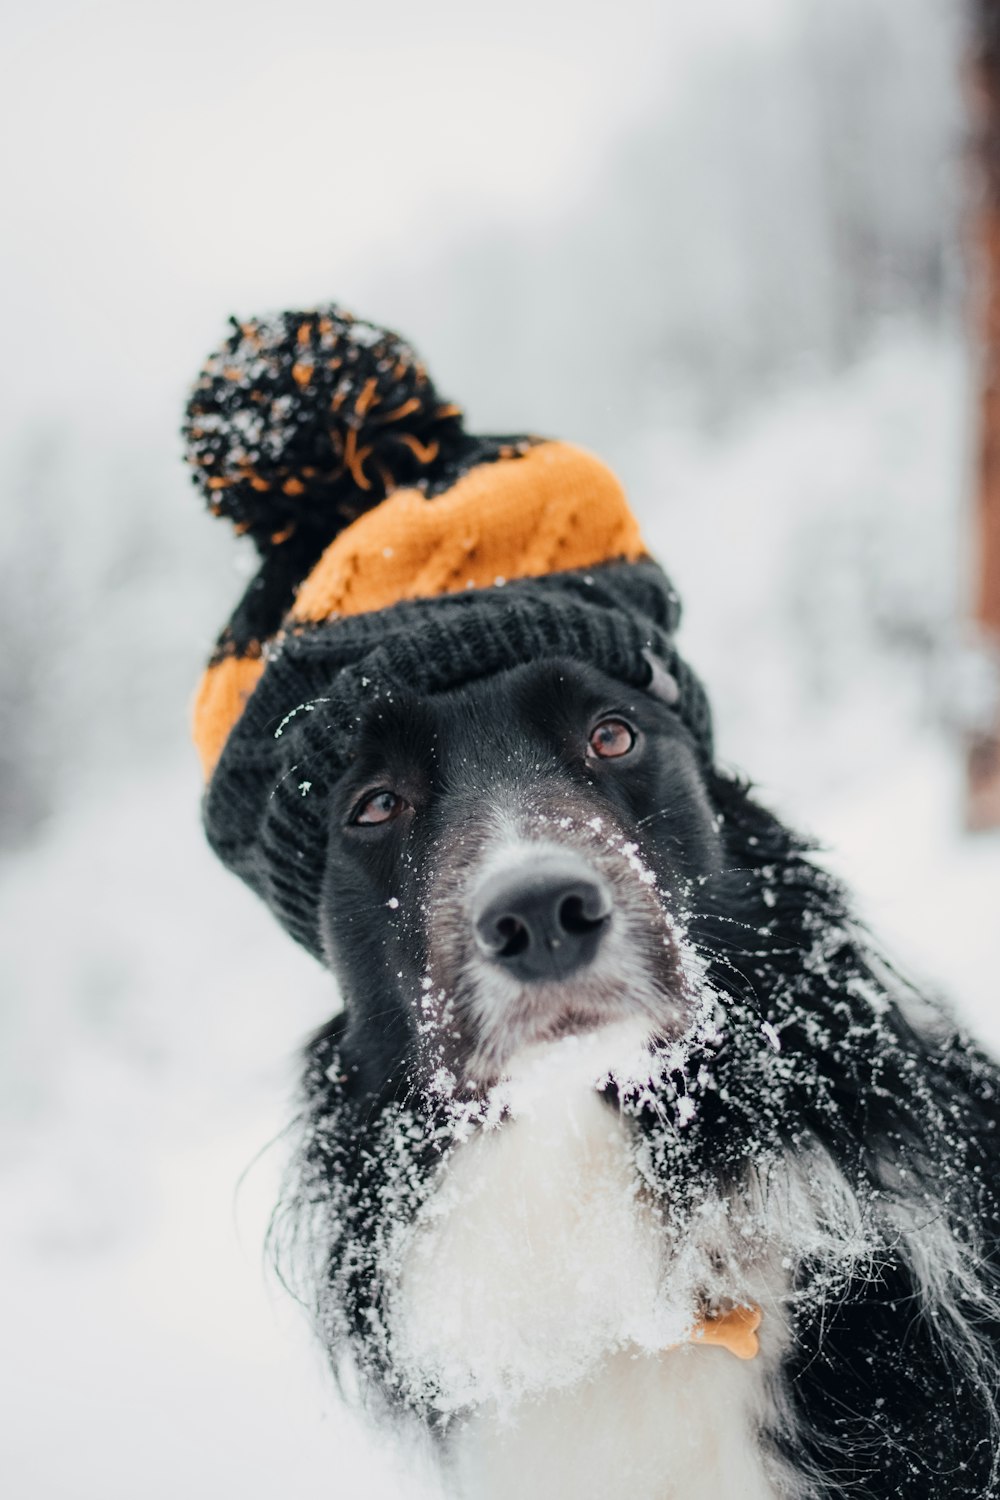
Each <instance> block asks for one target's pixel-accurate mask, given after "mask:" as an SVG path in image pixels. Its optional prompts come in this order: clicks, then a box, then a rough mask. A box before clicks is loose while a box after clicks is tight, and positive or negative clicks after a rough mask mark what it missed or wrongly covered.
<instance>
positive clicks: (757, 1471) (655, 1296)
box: [392, 1067, 779, 1500]
mask: <svg viewBox="0 0 1000 1500" xmlns="http://www.w3.org/2000/svg"><path fill="white" fill-rule="evenodd" d="M535 1083H537V1084H540V1086H538V1087H534V1088H529V1089H528V1090H527V1092H526V1093H522V1095H521V1097H520V1099H519V1100H517V1101H515V1102H516V1106H517V1108H516V1114H515V1118H513V1119H511V1120H508V1121H507V1122H506V1123H504V1124H503V1125H502V1126H500V1127H499V1128H497V1129H495V1130H491V1131H486V1132H483V1133H481V1134H478V1135H476V1136H475V1137H474V1138H473V1139H471V1140H470V1141H469V1142H468V1143H467V1144H466V1145H464V1146H462V1147H460V1148H459V1149H458V1150H457V1151H456V1153H455V1154H454V1156H453V1157H452V1158H451V1162H450V1165H449V1168H448V1170H447V1172H446V1173H445V1175H444V1177H443V1179H442V1181H441V1183H440V1185H439V1187H438V1189H437V1191H436V1193H435V1195H434V1197H433V1198H432V1200H431V1202H430V1203H429V1204H428V1205H427V1206H426V1208H425V1210H424V1212H423V1214H422V1215H421V1219H420V1224H419V1226H418V1228H417V1230H416V1232H415V1234H414V1235H413V1236H412V1238H411V1240H410V1242H409V1244H408V1245H407V1247H406V1249H405V1254H404V1261H403V1268H402V1272H401V1275H400V1278H399V1281H398V1284H397V1285H398V1292H397V1295H396V1298H395V1304H394V1307H393V1313H392V1329H393V1345H394V1355H395V1361H396V1364H397V1367H399V1368H402V1369H403V1370H405V1371H406V1373H407V1375H408V1377H409V1379H410V1380H411V1381H412V1382H413V1383H414V1384H415V1385H416V1386H417V1387H418V1388H420V1387H421V1386H423V1388H425V1389H430V1388H433V1389H434V1390H435V1392H436V1393H437V1403H436V1404H437V1405H438V1406H439V1407H443V1408H444V1409H445V1410H453V1411H455V1412H456V1413H461V1414H462V1415H461V1416H459V1417H458V1431H457V1435H456V1439H455V1443H454V1449H453V1453H454V1465H455V1473H456V1476H457V1479H458V1482H459V1485H460V1488H461V1490H462V1493H463V1494H467V1495H470V1496H472V1495H475V1496H476V1497H477V1500H500V1497H510V1496H513V1495H515V1494H516V1495H518V1496H519V1497H524V1500H532V1497H534V1496H536V1495H537V1496H539V1497H541V1496H542V1495H545V1496H546V1497H551V1496H553V1495H572V1496H574V1500H587V1497H590V1496H593V1497H594V1500H597V1497H600V1500H608V1497H609V1496H614V1495H626V1494H627V1495H628V1496H629V1497H630V1500H673V1497H677V1500H681V1497H683V1500H703V1497H705V1500H707V1497H708V1496H711V1497H713V1500H723V1497H732V1500H737V1497H738V1500H774V1497H775V1496H776V1495H777V1494H778V1493H779V1492H778V1491H777V1490H776V1489H775V1488H774V1487H773V1485H772V1483H771V1481H770V1480H769V1479H768V1478H767V1475H766V1472H765V1465H764V1462H763V1460H762V1457H761V1451H760V1445H759V1443H758V1441H757V1432H758V1429H759V1425H760V1422H761V1420H762V1418H763V1417H764V1416H765V1414H766V1412H767V1408H768V1399H769V1398H768V1394H767V1389H766V1383H767V1374H768V1370H769V1368H770V1365H771V1361H770V1360H769V1359H767V1357H766V1356H762V1357H759V1358H758V1359H756V1360H753V1361H750V1362H743V1361H740V1360H737V1359H736V1358H735V1357H734V1356H733V1355H731V1354H730V1353H729V1352H728V1351H727V1350H724V1349H718V1348H705V1347H691V1346H690V1345H685V1344H684V1343H683V1342H682V1341H683V1340H684V1339H685V1337H686V1336H687V1334H688V1332H689V1331H690V1328H691V1326H692V1323H693V1322H694V1320H695V1318H696V1317H697V1308H696V1307H695V1305H694V1301H693V1298H692V1295H691V1291H690V1288H689V1287H687V1286H678V1285H676V1284H675V1279H674V1278H672V1277H671V1275H670V1274H669V1270H668V1266H667V1264H666V1262H665V1258H664V1251H663V1232H662V1228H661V1227H659V1226H658V1225H657V1222H656V1218H655V1214H654V1211H653V1210H652V1209H651V1208H650V1206H649V1204H648V1203H647V1202H646V1200H645V1198H644V1196H643V1194H642V1192H641V1189H640V1180H639V1177H638V1174H637V1172H636V1170H635V1166H634V1163H633V1160H632V1156H631V1153H630V1147H629V1140H628V1137H627V1134H626V1131H625V1129H624V1127H623V1125H622V1123H621V1121H620V1119H619V1118H618V1116H617V1114H616V1113H615V1112H614V1111H613V1110H611V1109H609V1108H608V1106H607V1104H606V1103H605V1102H604V1101H603V1100H602V1099H601V1097H600V1096H599V1094H598V1093H597V1092H596V1091H595V1089H594V1088H593V1086H592V1083H590V1082H588V1081H587V1079H586V1077H585V1076H583V1075H582V1074H581V1075H579V1076H574V1073H573V1070H572V1067H571V1068H570V1070H569V1072H568V1074H567V1072H566V1071H565V1070H562V1071H561V1072H560V1073H559V1075H558V1076H557V1077H555V1078H553V1076H551V1075H548V1076H544V1075H543V1076H542V1078H541V1079H538V1078H536V1079H535ZM554 1083H555V1084H556V1086H553V1084H554ZM675 1346H676V1347H675Z"/></svg>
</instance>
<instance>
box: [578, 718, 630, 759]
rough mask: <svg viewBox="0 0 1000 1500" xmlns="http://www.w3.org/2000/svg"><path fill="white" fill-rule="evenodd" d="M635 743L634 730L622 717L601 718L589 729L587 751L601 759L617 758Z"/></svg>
mask: <svg viewBox="0 0 1000 1500" xmlns="http://www.w3.org/2000/svg"><path fill="white" fill-rule="evenodd" d="M634 744H635V730H634V729H630V728H629V726H628V725H627V724H626V723H625V721H624V720H623V719H602V720H601V722H600V723H599V724H598V725H597V726H596V727H595V728H594V729H593V730H592V731H591V735H590V745H589V747H588V748H589V753H590V754H591V755H596V756H598V757H599V758H600V759H601V760H617V759H618V757H619V756H622V755H627V754H628V753H629V751H630V750H631V749H632V747H633V746H634Z"/></svg>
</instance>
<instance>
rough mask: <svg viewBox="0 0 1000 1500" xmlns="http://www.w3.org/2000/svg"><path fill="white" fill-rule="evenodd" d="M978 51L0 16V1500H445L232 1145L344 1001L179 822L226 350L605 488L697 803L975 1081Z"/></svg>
mask: <svg viewBox="0 0 1000 1500" xmlns="http://www.w3.org/2000/svg"><path fill="white" fill-rule="evenodd" d="M961 23H962V9H961V3H960V0H837V4H835V5H831V4H829V3H826V0H700V3H699V4H698V5H689V4H686V3H683V0H619V3H618V4H617V5H615V6H608V5H605V4H599V3H597V0H574V3H566V4H561V3H558V0H505V4H504V5H503V6H502V7H496V8H494V7H492V6H490V7H485V6H484V7H474V6H470V5H468V4H466V3H461V0H425V3H424V4H422V5H419V6H413V5H409V4H404V3H403V0H382V3H380V4H379V5H378V6H372V5H364V4H362V3H360V0H353V3H350V4H347V3H344V0H285V3H284V4H283V5H281V6H279V7H275V6H273V5H271V4H268V5H264V4H261V3H258V0H239V3H237V0H197V3H196V0H171V3H169V4H165V5H161V6H155V7H154V6H143V5H134V4H131V3H129V0H89V3H87V0H36V3H35V4H34V5H33V6H31V7H21V8H20V9H19V10H18V11H14V10H13V8H12V7H8V8H7V14H6V17H5V31H6V38H5V47H4V68H5V73H6V78H5V81H4V86H3V88H2V90H0V122H2V124H0V161H2V168H0V170H2V174H3V178H2V180H3V187H2V194H3V203H4V208H5V215H4V217H5V221H6V230H5V235H4V254H5V257H6V265H5V267H4V275H3V277H2V280H0V327H2V330H3V351H4V352H3V359H2V361H0V386H2V391H0V410H2V411H3V414H4V422H3V432H2V438H0V475H2V481H3V482H2V485H0V630H2V647H3V649H2V651H0V715H2V720H0V728H2V733H0V929H2V949H0V987H2V997H3V1010H2V1031H0V1070H2V1096H0V1108H2V1110H3V1114H4V1124H5V1127H6V1128H5V1131H4V1135H3V1145H2V1147H0V1225H2V1230H3V1249H2V1255H3V1264H2V1272H0V1289H2V1290H0V1299H2V1301H3V1303H4V1304H5V1305H4V1307H3V1310H2V1316H0V1327H2V1328H3V1343H4V1349H5V1354H6V1359H5V1361H4V1366H5V1368H4V1373H3V1376H2V1380H3V1388H2V1390H0V1409H2V1411H3V1422H2V1424H0V1426H2V1433H0V1484H2V1486H3V1492H4V1494H5V1495H7V1496H10V1497H11V1500H29V1497H30V1500H136V1497H141V1500H167V1497H170V1500H174V1497H176V1496H177V1495H178V1494H184V1495H186V1496H189V1497H191V1500H209V1497H211V1500H217V1497H219V1496H228V1495H234V1496H235V1495H239V1496H240V1497H241V1500H264V1497H271V1496H273V1495H274V1494H277V1493H289V1492H294V1491H295V1490H296V1489H297V1488H299V1487H300V1486H301V1487H302V1488H303V1489H307V1490H308V1493H310V1494H311V1495H314V1496H318V1497H321V1496H329V1497H331V1500H333V1497H338V1496H342V1495H343V1496H347V1495H350V1494H353V1493H355V1492H356V1482H355V1481H356V1476H357V1475H359V1474H361V1473H364V1474H365V1476H366V1488H365V1493H366V1494H367V1495H370V1496H373V1497H382V1496H384V1497H390V1496H391V1497H413V1496H416V1495H418V1494H422V1493H424V1492H425V1491H424V1489H423V1488H422V1487H421V1485H422V1481H421V1480H420V1478H419V1472H418V1468H417V1467H414V1465H413V1464H411V1463H408V1464H407V1468H406V1473H405V1477H404V1474H403V1472H402V1470H401V1469H400V1468H399V1463H398V1461H397V1460H395V1459H394V1458H393V1457H392V1456H391V1455H387V1454H386V1452H385V1451H384V1447H383V1446H382V1445H381V1444H378V1443H374V1442H371V1441H370V1440H369V1439H368V1438H367V1437H366V1436H365V1434H364V1433H363V1431H362V1430H361V1429H360V1428H359V1427H358V1426H357V1425H356V1424H355V1422H354V1421H353V1419H351V1418H349V1417H348V1416H346V1415H345V1414H344V1413H343V1412H342V1411H341V1410H340V1408H339V1407H338V1405H337V1402H336V1400H335V1398H334V1396H333V1395H332V1393H331V1390H330V1388H329V1385H328V1383H327V1381H326V1378H325V1376H324V1374H323V1372H322V1368H321V1362H320V1360H319V1357H318V1355H317V1354H316V1353H314V1351H313V1350H312V1347H311V1345H310V1343H309V1341H308V1337H307V1334H306V1332H305V1330H304V1329H303V1327H302V1326H301V1323H300V1320H299V1318H298V1315H297V1313H296V1310H295V1309H294V1308H293V1307H291V1306H289V1305H288V1303H287V1300H286V1298H285V1297H284V1294H283V1293H282V1292H281V1291H280V1289H277V1288H275V1287H274V1286H273V1285H271V1284H270V1283H269V1282H268V1279H267V1277H266V1275H265V1272H264V1269H263V1265H262V1254H261V1241H262V1237H263V1230H264V1225H265V1223H266V1218H267V1213H268V1210H269V1207H270V1204H271V1202H272V1199H273V1196H274V1185H275V1179H276V1174H277V1168H278V1164H279V1162H280V1156H281V1147H280V1142H279V1143H278V1145H277V1146H276V1147H274V1148H272V1149H265V1148H267V1147H268V1143H269V1142H273V1141H274V1140H275V1138H276V1137H278V1136H279V1135H280V1132H281V1129H282V1126H283V1123H284V1122H285V1120H286V1118H287V1115H288V1109H289V1098H290V1094H291V1088H292V1082H293V1079H294V1071H295V1069H294V1056H295V1051H296V1048H297V1047H298V1045H299V1043H300V1041H301V1039H302V1038H303V1037H304V1036H305V1034H306V1033H307V1031H308V1030H309V1029H310V1028H311V1027H313V1026H314V1025H316V1024H318V1023H319V1022H320V1021H322V1020H323V1019H324V1018H325V1017H326V1016H327V1014H328V1013H329V1012H330V1010H331V1009H332V1008H333V1006H334V1004H335V999H334V996H333V995H332V994H331V991H330V988H329V985H328V982H327V981H326V980H325V978H324V976H323V975H322V974H321V973H319V972H318V971H315V969H314V967H313V966H312V965H311V963H310V961H309V960H307V959H306V958H305V957H304V956H303V955H301V954H299V953H297V952H295V951H293V949H292V947H291V945H290V944H289V942H288V940H287V938H286V937H285V936H284V935H283V934H282V933H281V932H280V931H279V930H278V929H277V927H276V926H275V927H274V928H273V930H272V927H271V925H269V919H267V918H266V914H265V913H264V911H263V909H260V910H258V908H257V905H256V904H255V903H254V901H253V899H252V898H251V897H250V896H249V895H248V894H246V893H245V892H244V891H243V890H242V889H241V888H239V887H238V886H237V885H236V884H235V882H233V881H232V880H231V878H230V877H228V876H227V875H226V874H225V873H224V872H223V871H222V870H221V868H217V867H216V865H215V864H214V863H213V861H212V859H211V857H210V855H209V853H208V851H207V849H206V848H204V847H203V845H202V841H201V836H200V831H199V826H198V797H199V777H198V771H197V767H196V763H195V758H194V755H193V752H192V751H191V750H190V748H189V746H188V741H187V707H188V699H189V695H190V692H191V689H192V686H193V684H194V682H195V680H196V678H197V676H198V673H199V671H200V668H201V666H202V663H203V660H204V657H205V655H206V653H207V651H208V649H209V647H210V644H211V641H212V639H213V637H214V634H215V632H216V630H217V629H218V627H219V626H220V625H221V623H222V622H223V621H224V619H225V618H226V616H227V614H228V613H229V610H230V609H231V607H232V605H233V603H234V602H235V599H236V596H237V593H238V591H239V589H240V586H241V578H242V576H243V574H244V573H245V570H246V566H247V561H246V559H245V558H239V557H237V556H236V549H235V547H234V544H233V541H232V538H231V536H230V535H229V534H228V532H227V531H226V529H225V528H224V527H222V526H220V525H218V524H216V523H212V522H211V521H210V520H208V519H207V518H206V517H205V515H204V514H203V512H202V510H201V507H200V505H199V503H198V501H197V500H196V498H195V495H194V492H193V490H191V488H190V486H189V484H188V481H187V478H186V475H185V473H184V471H183V468H182V465H181V463H180V459H179V442H178V439H177V436H176V431H177V427H178V422H179V414H180V409H181V405H182V401H183V398H184V392H185V387H186V385H187V383H188V381H189V380H190V379H191V377H192V376H193V375H194V373H195V371H196V370H197V368H198V365H199V363H200V361H201V360H202V358H203V356H204V355H205V354H206V353H207V351H208V349H209V348H210V347H212V346H213V345H214V343H215V341H216V340H217V339H218V337H219V335H220V333H221V331H222V328H223V324H224V320H225V318H226V316H227V315H228V314H229V313H230V312H231V311H232V312H238V313H241V314H247V313H253V312H259V311H263V310H266V309H268V308H278V307H284V306H293V305H296V304H300V305H309V304H312V303H314V302H316V301H320V300H324V299H327V298H330V297H336V298H338V299H340V300H341V301H343V302H344V303H345V304H346V305H347V306H349V307H353V308H355V309H356V310H357V311H359V312H362V313H364V314H366V315H368V316H370V317H373V318H375V319H376V320H379V321H385V322H387V323H389V324H391V325H394V326H396V327H398V328H399V329H401V330H402V331H404V332H405V333H406V334H407V335H408V336H410V337H412V339H413V340H414V342H415V343H416V344H417V345H418V347H419V348H420V350H421V351H422V352H423V354H424V355H425V357H426V359H427V362H428V364H429V365H430V367H431V369H432V370H433V371H434V373H435V376H436V378H437V381H438V383H439V386H440V387H441V389H442V390H443V391H444V392H446V393H448V394H450V395H454V396H455V397H456V398H457V399H458V400H460V401H463V402H464V403H465V404H466V405H467V407H468V409H469V412H470V416H471V418H472V419H473V421H474V422H475V424H478V425H479V426H481V427H482V428H485V429H491V428H492V429H495V430H496V429H498V430H517V429H519V428H530V429H534V430H540V431H549V432H553V433H557V434H559V435H562V436H566V437H569V438H573V439H576V440H579V441H582V442H585V443H587V444H589V445H590V446H592V447H594V448H597V449H598V450H599V451H601V452H602V453H603V454H604V455H605V456H606V457H607V458H608V459H609V460H610V461H611V462H612V463H613V464H614V465H615V466H616V467H617V468H618V469H619V471H620V472H621V473H622V475H623V477H624V478H625V480H626V482H627V484H628V486H629V489H630V492H631V494H632V496H633V499H634V502H635V505H636V507H637V509H638V511H639V513H640V515H641V518H642V520H643V523H644V527H645V530H646V533H647V536H648V538H649V540H650V541H651V542H652V543H653V544H654V545H655V548H656V550H658V552H659V554H660V556H661V558H662V560H663V561H664V562H665V564H666V565H667V567H668V569H669V570H670V571H671V572H672V574H673V575H674V577H675V580H676V582H677V584H678V585H679V587H680V590H681V592H682V595H683V596H684V598H685V599H686V601H687V604H688V613H687V624H686V632H685V639H686V643H687V649H688V653H689V655H690V657H691V658H692V660H694V661H695V662H696V663H697V664H698V665H699V667H700V668H701V670H702V671H703V673H704V675H705V676H706V678H707V680H708V682H709V684H710V686H711V688H712V690H713V692H714V698H715V703H716V707H717V712H718V720H719V742H720V748H721V753H722V756H723V758H724V759H725V760H726V761H728V762H730V763H733V764H736V765H739V766H742V767H745V768H746V769H748V770H750V771H751V772H752V773H753V774H754V775H755V777H756V778H757V779H758V782H759V784H760V786H761V789H762V794H763V795H764V796H765V797H766V798H767V799H768V800H770V801H771V802H772V804H774V805H776V806H777V807H778V808H779V809H780V810H782V811H783V812H784V813H785V814H786V815H787V816H788V817H790V818H792V819H794V820H797V821H799V822H801V823H803V824H805V825H806V826H808V827H809V828H811V829H812V830H814V831H815V832H816V833H817V835H818V836H819V837H820V838H821V839H822V840H823V841H824V843H826V844H827V845H828V846H829V847H830V849H831V851H832V852H831V854H830V856H829V858H830V859H831V861H832V862H833V863H834V864H835V865H836V867H837V868H838V869H840V870H841V871H843V872H844V873H845V874H846V875H847V876H848V878H849V879H850V880H851V881H852V882H854V884H855V885H856V887H857V888H858V890H859V892H860V899H861V904H862V909H863V911H864V913H865V914H866V916H867V917H869V918H870V920H871V921H872V923H873V924H874V925H875V926H876V927H877V928H878V929H879V930H880V931H881V932H882V933H884V934H886V935H887V936H888V938H889V940H890V942H891V945H892V947H893V950H894V951H895V952H896V954H897V955H898V956H899V957H900V958H901V959H902V960H903V962H904V963H905V964H906V965H907V966H908V968H909V969H910V971H911V972H913V973H915V974H916V975H918V976H919V977H921V978H923V979H925V980H927V981H928V982H929V983H931V984H932V985H935V986H937V985H940V986H941V987H943V988H944V989H946V990H947V991H948V992H950V993H951V994H952V995H953V997H954V1000H955V1004H956V1005H957V1006H958V1007H959V1009H960V1010H961V1011H962V1013H963V1015H964V1016H965V1018H966V1019H967V1020H968V1022H969V1024H970V1025H971V1026H972V1027H973V1028H974V1029H975V1030H977V1031H978V1032H979V1033H980V1034H981V1035H982V1036H983V1037H984V1038H986V1039H987V1040H989V1041H991V1042H992V1043H993V1044H995V1045H996V1044H1000V1011H998V1007H997V1005H996V1003H995V996H996V991H997V980H996V974H997V969H998V965H1000V921H998V916H997V913H998V907H1000V845H998V842H997V840H996V839H995V838H994V839H990V838H987V837H981V838H980V839H979V840H978V841H973V840H968V839H963V837H962V835H961V832H960V829H961V795H960V793H961V787H960V764H959V756H958V752H957V749H956V746H955V743H954V736H953V732H952V730H951V728H950V721H951V719H952V717H953V714H954V677H955V657H954V651H955V647H956V644H957V642H958V640H959V638H960V634H961V619H962V608H963V600H964V597H965V591H966V580H967V577H968V571H969V564H968V548H969V526H968V514H969V501H968V497H969V495H970V492H971V482H970V475H971V452H972V448H971V445H972V440H973V437H974V433H973V428H972V419H971V413H972V400H971V387H972V376H973V374H974V370H973V362H972V359H971V356H970V354H969V352H968V346H967V338H966V332H965V325H964V321H963V320H964V318H965V307H964V298H965V293H964V285H963V265H962V255H961V251H960V237H961V233H962V216H963V190H964V188H963V175H962V174H963V163H964V156H965V151H966V125H965V122H964V117H963V101H962V96H961V89H960V78H961V72H960V63H961V55H962V49H963V35H962V24H961ZM260 1152H263V1155H262V1156H261V1158H260V1160H257V1159H256V1158H257V1156H258V1153H260ZM244 1172H245V1173H246V1175H245V1179H244V1180H243V1183H242V1186H240V1187H239V1188H238V1187H237V1184H238V1181H239V1180H240V1178H241V1174H244Z"/></svg>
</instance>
